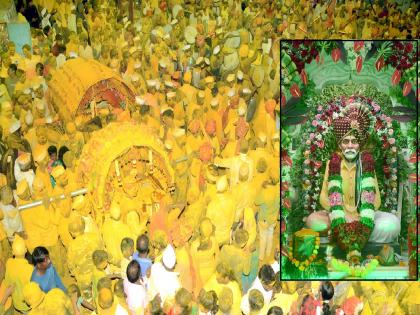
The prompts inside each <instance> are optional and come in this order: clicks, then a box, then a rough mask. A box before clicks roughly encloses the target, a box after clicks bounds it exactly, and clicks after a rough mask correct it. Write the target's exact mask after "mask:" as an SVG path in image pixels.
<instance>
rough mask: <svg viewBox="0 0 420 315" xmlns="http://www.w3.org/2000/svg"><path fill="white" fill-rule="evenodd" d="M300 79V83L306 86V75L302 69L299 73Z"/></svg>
mask: <svg viewBox="0 0 420 315" xmlns="http://www.w3.org/2000/svg"><path fill="white" fill-rule="evenodd" d="M300 78H301V80H302V83H303V84H304V85H308V75H307V74H306V71H305V69H303V70H302V71H301V72H300Z"/></svg>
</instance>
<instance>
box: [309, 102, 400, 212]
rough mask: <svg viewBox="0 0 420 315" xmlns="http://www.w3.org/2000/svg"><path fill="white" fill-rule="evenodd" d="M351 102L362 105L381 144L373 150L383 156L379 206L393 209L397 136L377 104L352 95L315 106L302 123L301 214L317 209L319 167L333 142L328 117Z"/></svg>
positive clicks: (331, 116) (388, 119)
mask: <svg viewBox="0 0 420 315" xmlns="http://www.w3.org/2000/svg"><path fill="white" fill-rule="evenodd" d="M353 102H360V103H363V104H366V105H367V106H368V108H369V109H370V111H371V114H372V116H373V117H374V118H375V119H374V123H373V126H372V129H373V130H374V131H375V133H376V134H377V135H378V137H379V139H380V140H381V142H382V147H380V148H377V149H378V150H383V151H384V153H383V155H384V157H385V160H384V165H383V171H384V174H385V181H384V190H383V191H381V195H382V197H384V198H383V200H384V202H383V209H392V210H396V208H397V139H396V138H395V136H394V129H393V125H392V118H391V117H389V116H387V115H385V114H383V113H381V107H380V106H379V105H378V104H377V103H376V102H375V101H374V100H372V99H371V98H367V97H364V96H361V95H353V96H351V97H345V96H342V97H337V98H335V99H333V100H332V101H330V102H329V103H328V104H327V106H326V108H325V107H323V106H322V105H318V106H317V107H316V109H317V113H316V114H315V116H314V118H313V119H312V120H310V121H308V122H307V123H306V125H305V126H307V127H308V128H307V129H306V130H307V131H306V132H307V134H306V135H307V139H308V140H307V141H306V143H304V145H303V150H302V153H303V157H304V158H303V165H302V168H303V174H302V175H303V176H302V181H303V184H302V188H303V189H302V197H303V198H302V199H303V208H304V213H305V216H307V215H309V214H310V213H312V212H313V211H315V210H316V209H317V203H318V200H319V194H320V187H322V180H323V178H322V176H321V175H322V174H321V168H322V165H323V164H324V163H325V162H324V161H325V160H327V159H328V158H329V156H328V155H329V154H330V153H329V152H328V149H331V147H332V144H331V143H332V142H333V141H335V138H334V137H333V136H332V120H333V119H334V118H336V117H338V116H340V115H342V113H341V109H342V108H344V107H346V106H347V105H348V104H350V103H353ZM324 147H325V149H327V150H325V149H324ZM337 209H338V208H337Z"/></svg>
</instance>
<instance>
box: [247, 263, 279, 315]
mask: <svg viewBox="0 0 420 315" xmlns="http://www.w3.org/2000/svg"><path fill="white" fill-rule="evenodd" d="M275 279H276V276H275V273H274V270H273V268H272V267H271V266H270V265H263V266H262V267H261V268H260V271H259V272H258V277H257V278H256V279H255V280H254V283H253V284H252V286H251V288H249V290H248V292H247V293H246V294H245V295H244V296H243V297H242V302H241V310H242V312H243V313H244V314H250V312H251V310H250V307H249V300H248V295H249V292H250V291H251V290H253V289H256V290H258V291H260V292H261V293H262V295H263V297H264V305H265V304H268V303H270V301H271V297H272V296H273V286H274V283H275Z"/></svg>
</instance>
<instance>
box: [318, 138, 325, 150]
mask: <svg viewBox="0 0 420 315" xmlns="http://www.w3.org/2000/svg"><path fill="white" fill-rule="evenodd" d="M318 148H320V149H323V148H324V140H319V141H318Z"/></svg>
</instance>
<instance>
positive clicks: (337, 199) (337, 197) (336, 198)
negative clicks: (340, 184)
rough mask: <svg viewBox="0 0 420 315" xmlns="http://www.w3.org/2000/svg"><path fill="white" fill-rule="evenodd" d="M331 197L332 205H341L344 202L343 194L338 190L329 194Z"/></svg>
mask: <svg viewBox="0 0 420 315" xmlns="http://www.w3.org/2000/svg"><path fill="white" fill-rule="evenodd" d="M329 199H330V206H331V207H333V206H339V205H341V204H342V202H343V201H342V198H341V194H339V193H338V192H334V193H332V194H331V195H330V196H329Z"/></svg>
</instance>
